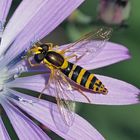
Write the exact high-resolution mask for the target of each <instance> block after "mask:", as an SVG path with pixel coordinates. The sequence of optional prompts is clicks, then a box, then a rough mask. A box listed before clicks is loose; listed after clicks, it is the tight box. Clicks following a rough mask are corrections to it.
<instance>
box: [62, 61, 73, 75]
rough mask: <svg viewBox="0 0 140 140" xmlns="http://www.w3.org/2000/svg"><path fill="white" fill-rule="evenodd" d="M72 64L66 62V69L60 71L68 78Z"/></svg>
mask: <svg viewBox="0 0 140 140" xmlns="http://www.w3.org/2000/svg"><path fill="white" fill-rule="evenodd" d="M73 65H74V64H72V63H70V62H68V67H67V68H66V69H61V71H62V72H63V73H64V74H65V75H66V76H68V75H69V73H70V72H71V70H72V67H73Z"/></svg>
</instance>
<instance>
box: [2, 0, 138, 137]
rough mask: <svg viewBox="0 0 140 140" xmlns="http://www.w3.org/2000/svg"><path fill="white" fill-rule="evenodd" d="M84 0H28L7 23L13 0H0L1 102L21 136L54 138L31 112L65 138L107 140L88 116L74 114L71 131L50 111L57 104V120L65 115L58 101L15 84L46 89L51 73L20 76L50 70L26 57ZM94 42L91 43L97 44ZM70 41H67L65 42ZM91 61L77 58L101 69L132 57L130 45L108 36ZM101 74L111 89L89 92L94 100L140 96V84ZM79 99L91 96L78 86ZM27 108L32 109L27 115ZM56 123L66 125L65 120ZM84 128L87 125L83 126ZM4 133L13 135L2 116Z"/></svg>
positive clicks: (88, 66) (122, 100) (135, 99)
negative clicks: (102, 92) (31, 63)
mask: <svg viewBox="0 0 140 140" xmlns="http://www.w3.org/2000/svg"><path fill="white" fill-rule="evenodd" d="M82 2H83V0H65V1H64V0H59V1H58V0H32V1H30V2H29V1H28V0H24V1H22V2H21V3H20V5H19V7H18V8H17V9H16V11H15V13H14V15H13V16H12V18H11V19H10V21H9V22H8V24H7V25H6V27H5V28H4V23H5V21H6V16H7V14H8V10H9V8H10V5H11V0H1V1H0V11H1V13H0V27H1V30H0V31H1V44H0V104H1V105H2V108H3V109H4V110H5V112H6V114H7V116H8V117H9V119H10V121H11V124H12V126H13V128H14V130H15V132H16V134H17V136H18V137H19V139H20V140H26V139H33V140H47V139H50V138H49V137H48V136H47V134H46V133H44V131H42V129H41V128H40V127H39V126H38V125H37V124H35V123H34V122H33V121H32V120H31V119H30V118H29V116H32V117H33V118H35V119H36V120H38V121H39V122H41V123H42V124H43V125H45V126H46V127H47V128H49V129H50V130H52V131H53V132H55V133H56V134H58V135H59V136H61V137H63V138H64V139H72V140H74V139H77V138H79V137H80V138H81V139H83V140H85V139H88V140H90V139H91V140H93V139H96V140H102V139H104V138H103V136H102V135H101V134H100V133H99V132H98V131H97V130H96V129H94V128H93V127H92V126H91V125H90V124H89V123H88V122H87V121H86V120H84V119H83V118H81V117H80V116H78V115H77V114H75V121H74V123H73V125H72V126H71V127H70V128H69V131H68V132H67V133H63V132H62V131H60V130H59V129H58V128H57V127H56V124H55V123H54V120H53V118H52V115H51V111H50V110H51V109H52V108H51V107H50V104H51V105H53V106H54V108H53V109H54V110H53V111H54V112H55V115H56V116H57V118H58V120H61V116H60V113H59V110H58V108H57V105H55V104H54V103H51V102H48V101H45V100H42V99H38V98H35V97H32V96H29V95H25V94H23V93H20V92H17V91H16V90H14V87H16V88H24V89H29V90H33V91H38V92H41V91H42V89H43V88H44V86H45V84H46V82H47V80H48V78H49V74H38V75H35V76H27V77H19V75H20V74H21V73H22V72H32V71H39V72H40V71H46V70H47V68H46V67H43V66H40V67H38V68H30V67H29V65H28V64H27V63H26V61H25V60H24V61H23V60H22V57H23V56H24V55H25V54H26V52H27V50H28V49H29V47H30V44H31V42H34V41H36V40H40V39H42V38H43V37H44V36H46V35H47V34H49V33H50V32H51V31H52V30H53V29H54V28H55V27H56V26H58V25H59V24H60V23H61V22H62V21H63V20H64V19H65V18H66V17H67V16H69V15H70V14H71V12H72V11H73V10H75V9H76V8H77V7H78V6H79V5H80V4H81V3H82ZM92 43H94V42H91V47H92ZM63 47H65V46H62V48H63ZM88 57H89V58H90V60H91V61H90V62H89V63H88V64H87V63H86V62H87V60H86V59H87V56H85V57H83V58H82V59H81V60H79V61H78V63H77V64H79V65H82V66H83V67H84V68H86V69H93V68H94V69H96V68H99V67H103V66H107V65H110V64H113V63H116V62H119V61H122V60H126V59H129V58H130V55H129V52H128V50H127V49H126V48H125V47H123V46H122V45H118V44H114V43H110V42H108V43H107V45H106V46H105V48H104V50H103V51H102V52H100V53H99V54H98V56H97V57H95V58H94V59H92V57H90V56H88ZM97 77H99V79H101V81H102V82H103V83H104V84H105V85H106V87H107V88H108V90H109V93H108V95H98V94H91V93H89V92H85V94H86V95H87V96H88V97H89V99H90V100H91V103H94V104H111V105H112V104H114V105H120V104H122V105H123V104H135V103H138V102H139V99H138V96H139V89H137V88H136V87H134V86H132V85H130V84H128V83H125V82H123V81H120V80H116V79H113V78H109V77H105V76H99V75H97ZM44 94H47V95H51V96H55V94H54V93H51V94H50V92H48V91H47V90H45V91H44ZM73 94H74V96H75V100H76V101H77V102H87V100H86V99H85V98H84V97H83V96H82V95H81V94H79V93H78V91H76V90H75V91H74V92H73ZM27 114H28V115H27ZM57 123H58V124H59V125H60V126H62V122H61V121H57ZM84 128H85V129H84ZM0 138H2V140H9V139H10V137H9V135H8V133H7V130H6V128H5V126H4V124H3V121H2V119H1V118H0Z"/></svg>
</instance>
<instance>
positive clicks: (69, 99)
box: [50, 70, 75, 132]
mask: <svg viewBox="0 0 140 140" xmlns="http://www.w3.org/2000/svg"><path fill="white" fill-rule="evenodd" d="M50 83H51V84H52V85H54V86H53V87H52V88H51V90H50V91H51V92H54V93H55V96H56V101H57V105H58V111H59V115H60V116H61V118H60V117H59V116H58V114H56V112H51V114H52V116H53V120H54V122H55V124H56V127H57V128H58V129H59V130H61V131H63V132H67V131H68V129H69V127H70V126H72V124H73V122H74V118H75V115H74V114H75V113H74V111H75V102H74V95H73V94H72V87H71V85H70V84H69V82H68V81H67V80H66V78H65V77H64V75H63V74H62V73H60V72H59V71H58V70H56V71H55V73H54V74H53V75H52V76H51V80H50ZM51 105H52V104H51ZM52 108H54V106H52ZM53 110H54V109H52V111H53ZM58 122H59V123H58ZM60 122H62V123H61V126H60Z"/></svg>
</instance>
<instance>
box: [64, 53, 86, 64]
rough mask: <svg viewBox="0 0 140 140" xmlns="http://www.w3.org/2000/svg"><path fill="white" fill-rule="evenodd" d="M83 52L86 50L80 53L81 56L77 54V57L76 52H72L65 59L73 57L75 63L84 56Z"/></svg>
mask: <svg viewBox="0 0 140 140" xmlns="http://www.w3.org/2000/svg"><path fill="white" fill-rule="evenodd" d="M85 54H86V52H85V53H83V54H82V55H81V56H79V57H78V56H77V55H76V54H72V55H70V56H67V57H66V59H67V60H69V59H71V58H73V57H75V63H76V62H78V60H80V59H81V58H82V57H84V55H85Z"/></svg>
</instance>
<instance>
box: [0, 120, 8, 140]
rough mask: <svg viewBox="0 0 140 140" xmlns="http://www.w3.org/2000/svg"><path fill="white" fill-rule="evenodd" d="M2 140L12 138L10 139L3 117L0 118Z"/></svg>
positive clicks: (0, 137)
mask: <svg viewBox="0 0 140 140" xmlns="http://www.w3.org/2000/svg"><path fill="white" fill-rule="evenodd" d="M0 139H1V140H10V137H9V135H8V132H7V130H6V128H5V126H4V124H3V121H2V119H1V117H0Z"/></svg>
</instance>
